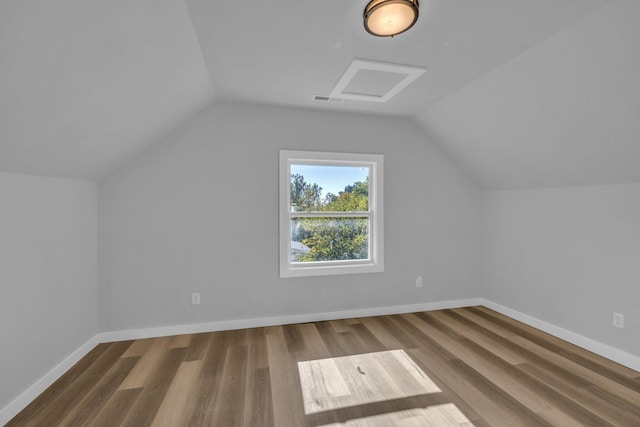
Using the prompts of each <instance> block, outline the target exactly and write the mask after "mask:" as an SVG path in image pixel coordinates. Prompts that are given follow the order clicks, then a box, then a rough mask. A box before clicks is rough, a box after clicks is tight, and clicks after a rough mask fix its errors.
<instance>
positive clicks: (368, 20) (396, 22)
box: [364, 0, 418, 37]
mask: <svg viewBox="0 0 640 427" xmlns="http://www.w3.org/2000/svg"><path fill="white" fill-rule="evenodd" d="M417 20H418V0H372V1H371V2H369V4H368V5H367V7H366V8H365V9H364V28H365V29H366V30H367V31H368V32H369V33H371V34H373V35H374V36H379V37H393V36H395V35H397V34H400V33H404V32H405V31H407V30H408V29H409V28H411V27H412V26H413V24H415V23H416V21H417Z"/></svg>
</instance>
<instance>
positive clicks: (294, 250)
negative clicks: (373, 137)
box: [280, 150, 384, 277]
mask: <svg viewBox="0 0 640 427" xmlns="http://www.w3.org/2000/svg"><path fill="white" fill-rule="evenodd" d="M280 193H281V194H280V276H281V277H293V276H309V275H325V274H347V273H358V272H376V271H383V268H384V266H383V262H382V260H383V255H382V253H383V252H382V236H383V234H382V228H383V222H382V156H381V155H372V154H346V153H321V152H304V151H302V152H301V151H285V150H283V151H281V152H280Z"/></svg>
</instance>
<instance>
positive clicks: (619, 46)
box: [0, 0, 640, 188]
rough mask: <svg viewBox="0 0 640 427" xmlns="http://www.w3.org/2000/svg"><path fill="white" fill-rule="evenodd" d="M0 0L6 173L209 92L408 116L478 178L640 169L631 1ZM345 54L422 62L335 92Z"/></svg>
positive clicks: (73, 150)
mask: <svg viewBox="0 0 640 427" xmlns="http://www.w3.org/2000/svg"><path fill="white" fill-rule="evenodd" d="M366 3H367V0H357V1H344V0H323V1H315V2H310V1H301V2H296V1H293V2H292V1H290V0H271V1H256V2H253V1H236V2H222V1H218V0H186V3H185V2H184V1H176V0H130V1H124V0H116V1H111V2H98V1H96V0H86V1H79V0H62V1H58V2H37V3H33V2H24V1H20V0H5V1H4V2H2V3H0V170H4V171H12V172H21V173H30V174H39V175H50V176H61V177H70V178H87V179H99V178H100V177H102V176H104V175H105V174H108V173H109V172H110V171H112V170H113V169H114V168H116V167H117V166H118V165H119V164H120V163H122V162H123V161H126V159H128V158H130V157H131V156H132V155H134V154H135V153H137V152H139V151H140V150H142V149H143V148H144V147H146V146H147V145H149V144H151V143H152V142H153V141H154V140H156V139H157V138H159V137H160V136H162V135H163V134H165V133H166V132H168V131H169V130H171V129H172V128H173V127H175V126H177V125H179V124H180V123H182V122H184V121H185V120H187V119H188V118H189V117H191V116H192V115H194V114H195V113H196V112H198V111H199V110H201V109H203V108H205V107H206V106H208V105H210V104H211V103H213V102H216V101H217V100H231V101H237V102H249V103H260V104H276V105H285V106H293V107H303V108H319V109H334V110H339V111H354V112H361V113H371V114H383V115H397V116H407V117H414V118H415V119H416V121H417V122H418V123H419V124H420V125H421V126H422V128H423V129H424V131H425V134H426V138H429V139H430V140H431V141H433V142H435V143H437V144H439V145H440V146H441V147H442V149H443V150H444V151H446V152H447V153H449V155H450V156H452V157H453V158H455V159H457V160H458V161H459V162H460V164H462V165H464V167H466V168H467V169H468V171H469V172H470V173H471V174H472V175H473V176H475V177H476V178H477V179H478V181H479V182H480V183H481V184H482V185H484V186H485V187H487V188H521V187H531V186H562V185H582V184H594V183H595V184H598V183H614V182H629V181H638V180H640V167H636V163H638V165H639V166H640V162H639V161H638V160H637V159H640V157H638V154H640V152H639V151H638V145H640V142H638V141H640V127H639V126H640V125H639V124H638V122H639V120H636V117H640V84H639V83H638V82H637V81H636V79H635V76H636V75H640V59H639V58H638V55H639V54H638V52H640V49H638V42H639V40H640V6H639V3H640V2H637V0H517V1H513V0H509V1H507V0H484V1H482V2H477V1H471V0H423V1H421V9H420V10H421V17H420V19H419V21H418V23H417V24H416V26H415V27H414V28H412V29H411V30H410V31H409V32H407V33H405V34H402V35H400V36H398V37H395V38H393V39H390V38H376V37H373V36H371V35H369V34H367V33H366V31H365V30H364V28H363V27H362V10H363V9H364V7H365V5H366ZM353 58H361V59H368V60H377V61H384V62H393V63H399V64H405V65H415V66H420V67H425V68H427V72H426V73H425V74H423V75H422V76H421V77H420V78H419V79H418V80H416V81H415V82H414V83H412V84H411V85H410V86H409V87H408V88H407V89H405V90H404V91H402V92H400V93H399V94H398V95H396V96H395V97H394V98H392V99H391V100H390V101H389V102H387V103H367V102H359V101H345V102H343V103H339V104H333V103H321V102H317V101H314V100H313V97H314V96H315V95H321V96H322V95H328V94H329V92H330V91H331V89H332V88H333V86H334V85H335V84H336V82H337V81H338V79H339V78H340V77H341V75H342V73H343V72H344V71H345V69H346V68H347V67H348V65H349V63H350V62H351V60H352V59H353Z"/></svg>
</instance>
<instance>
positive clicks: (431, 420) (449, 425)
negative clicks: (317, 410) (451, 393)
mask: <svg viewBox="0 0 640 427" xmlns="http://www.w3.org/2000/svg"><path fill="white" fill-rule="evenodd" d="M338 426H346V427H389V426H400V427H473V423H472V422H471V421H469V420H468V419H467V417H465V416H464V414H463V413H462V412H460V410H459V409H458V408H457V407H456V405H454V404H453V403H445V404H442V405H434V406H429V407H428V408H416V409H408V410H406V411H397V412H391V413H388V414H382V415H374V416H371V417H363V418H357V419H354V420H349V421H346V422H344V423H333V424H325V425H323V426H320V427H338Z"/></svg>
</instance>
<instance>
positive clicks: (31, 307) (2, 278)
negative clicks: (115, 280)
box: [0, 173, 98, 409]
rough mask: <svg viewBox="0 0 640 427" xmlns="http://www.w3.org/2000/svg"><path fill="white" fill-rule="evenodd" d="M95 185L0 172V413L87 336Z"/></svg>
mask: <svg viewBox="0 0 640 427" xmlns="http://www.w3.org/2000/svg"><path fill="white" fill-rule="evenodd" d="M96 218H97V196H96V184H95V183H92V182H86V181H71V180H64V179H55V178H43V177H35V176H27V175H17V174H10V173H0V342H1V343H2V351H0V409H2V408H4V407H5V406H6V405H8V404H9V403H10V402H11V401H12V400H13V399H15V398H16V397H17V396H18V395H19V394H20V393H21V392H23V391H24V390H26V389H27V388H28V387H29V386H31V385H32V384H33V383H34V382H35V381H36V380H38V379H40V378H41V377H43V375H45V374H46V373H47V372H48V371H50V370H51V369H52V368H54V367H55V366H56V365H57V364H58V363H60V362H62V361H63V359H65V358H66V357H67V356H69V354H70V352H72V351H73V350H75V349H77V348H78V347H80V346H81V345H82V344H84V343H85V342H86V341H87V340H89V339H90V338H92V337H93V336H95V334H96V333H97V330H98V326H97V314H96V313H97V254H96V250H97V241H96V239H97V225H96Z"/></svg>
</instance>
